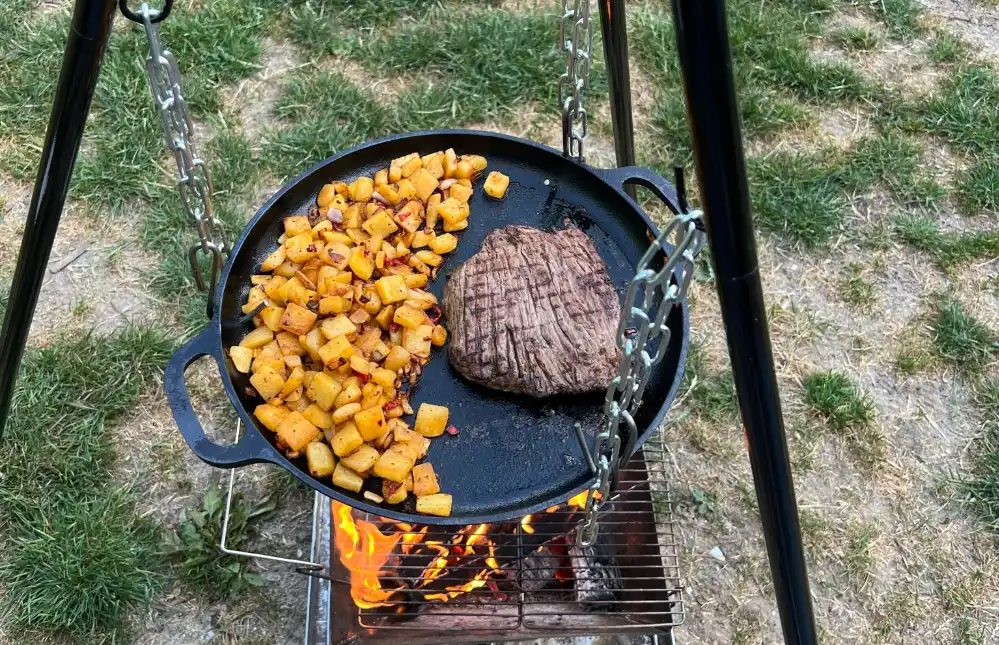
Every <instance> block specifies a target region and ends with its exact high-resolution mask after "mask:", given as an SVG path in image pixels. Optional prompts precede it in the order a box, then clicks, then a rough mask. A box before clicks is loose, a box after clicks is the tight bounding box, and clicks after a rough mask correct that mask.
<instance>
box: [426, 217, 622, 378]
mask: <svg viewBox="0 0 999 645" xmlns="http://www.w3.org/2000/svg"><path fill="white" fill-rule="evenodd" d="M444 312H445V314H446V315H447V327H448V331H449V332H450V339H449V341H448V357H449V358H450V359H451V364H452V365H454V367H455V369H456V370H458V372H460V373H461V374H462V375H463V376H464V377H465V378H467V379H469V380H471V381H474V382H476V383H481V384H482V385H486V386H488V387H491V388H495V389H497V390H505V391H507V392H518V393H521V394H528V395H530V396H534V397H545V396H551V395H554V394H575V393H582V392H592V391H594V390H602V389H604V388H606V387H607V384H608V383H610V381H611V379H612V378H614V375H615V374H616V373H617V369H618V361H619V360H620V357H621V354H620V351H619V350H618V348H617V346H616V344H615V341H614V335H615V333H616V332H617V324H618V317H619V316H620V313H621V306H620V301H619V299H618V295H617V292H616V291H615V290H614V287H613V285H612V284H611V281H610V276H608V275H607V268H606V267H605V266H604V263H603V261H602V260H601V259H600V256H599V255H598V254H597V250H596V248H595V247H594V246H593V243H592V242H591V241H590V239H589V238H588V237H587V236H586V234H585V233H583V232H582V231H579V230H577V229H567V230H563V231H556V232H554V233H546V232H544V231H539V230H536V229H533V228H528V227H525V226H507V227H505V228H501V229H498V230H496V231H493V232H492V233H490V234H489V235H488V236H486V239H485V241H484V242H483V243H482V249H481V250H480V251H479V252H478V253H476V254H475V255H474V256H472V257H471V258H469V260H468V262H465V264H463V265H462V266H460V267H458V268H457V269H456V270H455V271H454V272H452V273H451V275H450V277H449V279H448V283H447V286H446V287H445V288H444Z"/></svg>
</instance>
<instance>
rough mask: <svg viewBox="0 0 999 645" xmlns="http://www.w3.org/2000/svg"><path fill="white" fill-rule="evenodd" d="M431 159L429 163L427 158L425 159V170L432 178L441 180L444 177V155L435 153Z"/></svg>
mask: <svg viewBox="0 0 999 645" xmlns="http://www.w3.org/2000/svg"><path fill="white" fill-rule="evenodd" d="M431 157H432V158H431V159H430V160H429V161H428V160H427V157H424V158H423V168H424V169H425V170H426V171H427V172H428V173H430V176H431V177H433V178H434V179H441V178H442V177H444V154H443V153H441V152H437V153H434V154H433V155H431Z"/></svg>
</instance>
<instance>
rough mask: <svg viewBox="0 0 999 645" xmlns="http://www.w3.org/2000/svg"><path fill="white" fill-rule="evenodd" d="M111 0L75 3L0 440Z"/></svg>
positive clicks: (9, 319)
mask: <svg viewBox="0 0 999 645" xmlns="http://www.w3.org/2000/svg"><path fill="white" fill-rule="evenodd" d="M114 14H115V0H77V3H76V7H75V9H74V11H73V23H72V27H71V29H70V32H69V39H68V41H67V42H66V50H65V52H64V53H63V58H62V71H61V72H60V73H59V84H58V86H57V87H56V94H55V100H54V102H53V104H52V115H51V116H50V117H49V125H48V130H47V131H46V133H45V145H44V146H43V147H42V159H41V163H40V164H39V169H38V176H37V178H36V179H35V189H34V193H33V194H32V196H31V206H30V207H29V209H28V218H27V221H26V222H25V224H24V237H23V238H22V240H21V250H20V252H19V253H18V256H17V267H16V269H15V270H14V280H13V282H12V283H11V288H10V298H9V300H8V303H7V315H6V317H5V319H4V324H3V332H2V333H0V438H2V437H3V429H4V426H5V425H6V422H7V414H8V413H9V411H10V401H11V396H12V395H13V393H14V382H15V381H16V380H17V372H18V368H19V367H20V364H21V356H22V355H23V353H24V344H25V342H27V340H28V330H29V329H30V327H31V319H32V318H33V317H34V313H35V304H36V303H37V302H38V292H39V291H40V290H41V288H42V280H43V278H44V277H45V268H46V266H47V264H48V260H49V253H50V252H51V251H52V242H53V240H55V235H56V230H57V229H58V228H59V217H60V215H62V209H63V205H64V204H65V202H66V192H67V191H68V189H69V180H70V177H71V176H72V174H73V165H74V164H75V162H76V155H77V153H78V152H79V150H80V140H81V138H82V137H83V129H84V126H85V125H86V123H87V115H88V113H89V112H90V101H91V99H92V98H93V96H94V88H95V87H96V85H97V75H98V73H99V71H100V67H101V59H102V58H103V56H104V50H105V48H106V47H107V42H108V37H109V36H110V35H111V22H112V20H113V19H114Z"/></svg>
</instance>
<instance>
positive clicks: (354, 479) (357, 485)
mask: <svg viewBox="0 0 999 645" xmlns="http://www.w3.org/2000/svg"><path fill="white" fill-rule="evenodd" d="M333 485H334V486H339V487H340V488H344V489H346V490H349V491H353V492H355V493H359V492H361V488H363V487H364V478H363V477H361V476H360V475H358V474H357V473H355V472H354V471H353V470H351V469H350V468H347V467H346V466H344V465H343V462H342V461H341V462H340V463H338V464H337V465H336V470H334V471H333Z"/></svg>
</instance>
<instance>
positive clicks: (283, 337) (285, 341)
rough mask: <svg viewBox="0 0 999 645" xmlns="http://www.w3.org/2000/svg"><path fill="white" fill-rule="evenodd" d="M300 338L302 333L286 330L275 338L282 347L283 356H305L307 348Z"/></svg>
mask: <svg viewBox="0 0 999 645" xmlns="http://www.w3.org/2000/svg"><path fill="white" fill-rule="evenodd" d="M296 306H297V305H296ZM299 338H301V335H295V334H292V333H290V332H286V331H283V332H281V333H280V334H278V335H277V336H276V337H275V338H274V340H276V341H277V344H278V347H279V348H280V349H281V356H305V352H306V350H305V348H304V347H302V343H301V342H299V340H298V339H299Z"/></svg>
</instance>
